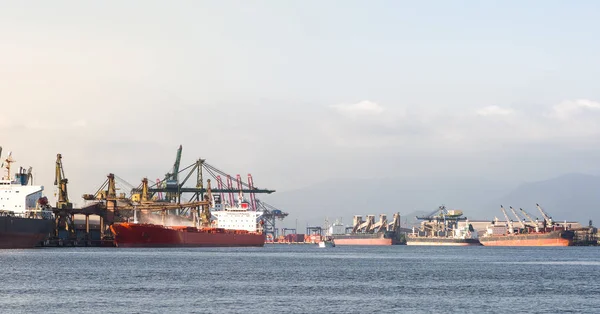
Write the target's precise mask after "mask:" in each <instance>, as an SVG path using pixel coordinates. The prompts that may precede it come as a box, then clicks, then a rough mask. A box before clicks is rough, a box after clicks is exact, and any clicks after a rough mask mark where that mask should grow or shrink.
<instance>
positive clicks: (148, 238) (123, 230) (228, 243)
mask: <svg viewBox="0 0 600 314" xmlns="http://www.w3.org/2000/svg"><path fill="white" fill-rule="evenodd" d="M209 195H210V193H209ZM218 196H219V195H215V198H214V201H215V202H214V203H215V204H216V205H215V208H214V209H215V210H214V211H213V212H212V214H211V211H210V210H208V209H207V208H208V205H206V208H205V210H204V211H203V213H202V216H203V219H202V220H203V221H202V222H200V220H198V221H197V223H196V226H165V225H159V224H148V223H138V221H137V218H135V219H134V221H133V222H125V223H116V224H113V225H112V226H111V227H110V230H111V232H112V234H113V235H114V243H115V246H118V247H242V246H259V247H262V246H264V244H265V236H264V235H263V233H262V220H259V217H260V216H261V215H262V212H259V211H250V210H248V202H246V201H244V200H243V199H242V198H241V197H240V199H239V201H238V204H237V206H231V207H230V206H225V208H224V209H221V204H220V198H219V197H218ZM208 198H209V199H210V198H212V197H211V196H208ZM209 217H211V218H209Z"/></svg>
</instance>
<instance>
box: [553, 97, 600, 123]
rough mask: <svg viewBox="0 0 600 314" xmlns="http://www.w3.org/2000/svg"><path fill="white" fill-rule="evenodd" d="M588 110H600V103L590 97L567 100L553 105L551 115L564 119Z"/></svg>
mask: <svg viewBox="0 0 600 314" xmlns="http://www.w3.org/2000/svg"><path fill="white" fill-rule="evenodd" d="M586 110H587V111H600V103H599V102H596V101H592V100H588V99H576V100H566V101H563V102H561V103H559V104H558V105H555V106H554V107H552V111H551V113H550V115H549V116H551V117H553V118H557V119H563V120H564V119H569V118H572V117H573V116H575V115H577V114H578V113H581V112H583V111H586Z"/></svg>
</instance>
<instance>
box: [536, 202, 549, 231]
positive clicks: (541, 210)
mask: <svg viewBox="0 0 600 314" xmlns="http://www.w3.org/2000/svg"><path fill="white" fill-rule="evenodd" d="M535 206H537V208H538V210H539V211H540V213H542V217H544V220H545V221H546V223H547V224H548V226H552V225H553V222H552V217H550V216H548V214H546V212H545V211H544V210H543V209H542V207H541V206H540V204H535Z"/></svg>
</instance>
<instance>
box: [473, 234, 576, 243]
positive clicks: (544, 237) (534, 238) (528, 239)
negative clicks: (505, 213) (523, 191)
mask: <svg viewBox="0 0 600 314" xmlns="http://www.w3.org/2000/svg"><path fill="white" fill-rule="evenodd" d="M573 236H574V233H573V231H565V230H561V231H551V232H544V233H533V234H519V235H500V236H490V237H481V238H480V239H479V241H480V242H481V244H483V245H485V246H572V245H573Z"/></svg>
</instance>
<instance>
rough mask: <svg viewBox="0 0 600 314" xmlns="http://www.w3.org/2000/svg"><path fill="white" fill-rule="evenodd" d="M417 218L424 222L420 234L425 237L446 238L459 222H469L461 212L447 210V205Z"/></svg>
mask: <svg viewBox="0 0 600 314" xmlns="http://www.w3.org/2000/svg"><path fill="white" fill-rule="evenodd" d="M416 218H417V219H418V220H422V222H421V230H420V232H423V233H424V235H425V236H446V235H447V234H449V233H450V232H452V230H453V229H454V228H456V227H457V225H458V222H459V221H462V220H467V217H464V216H463V212H462V211H461V210H456V209H447V208H446V206H445V205H441V206H439V207H438V208H437V209H436V210H434V211H432V212H431V213H429V214H428V215H425V216H417V217H416Z"/></svg>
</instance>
